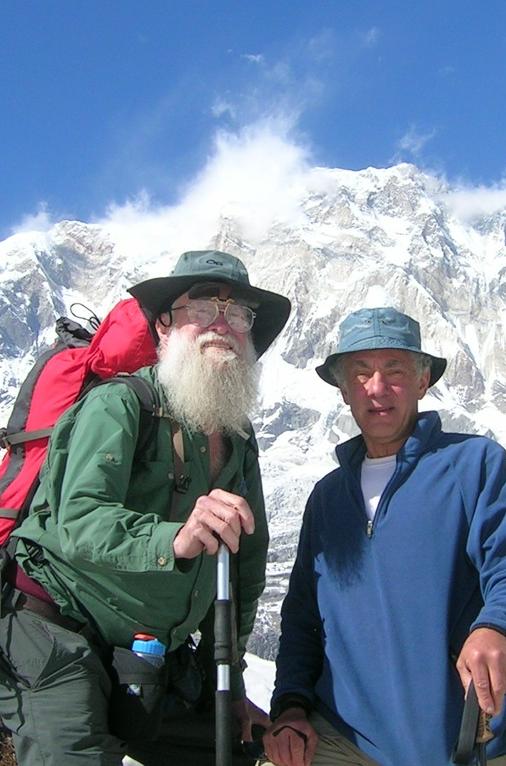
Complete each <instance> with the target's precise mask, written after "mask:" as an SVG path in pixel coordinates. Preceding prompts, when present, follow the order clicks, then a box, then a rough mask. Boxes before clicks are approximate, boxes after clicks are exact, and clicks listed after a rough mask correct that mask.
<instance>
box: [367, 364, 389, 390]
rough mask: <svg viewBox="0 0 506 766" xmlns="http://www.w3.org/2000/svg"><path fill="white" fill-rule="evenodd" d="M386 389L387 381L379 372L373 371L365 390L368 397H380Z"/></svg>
mask: <svg viewBox="0 0 506 766" xmlns="http://www.w3.org/2000/svg"><path fill="white" fill-rule="evenodd" d="M387 387H388V381H387V379H386V377H385V375H383V374H382V373H381V372H380V370H375V371H374V372H373V374H372V375H371V376H370V378H369V379H368V381H367V384H366V390H367V394H368V396H382V395H383V394H384V393H385V392H386V390H387Z"/></svg>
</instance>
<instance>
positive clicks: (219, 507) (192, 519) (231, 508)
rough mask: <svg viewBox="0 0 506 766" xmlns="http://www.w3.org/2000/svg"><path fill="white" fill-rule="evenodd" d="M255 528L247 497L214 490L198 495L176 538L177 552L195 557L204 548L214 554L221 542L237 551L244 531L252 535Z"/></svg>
mask: <svg viewBox="0 0 506 766" xmlns="http://www.w3.org/2000/svg"><path fill="white" fill-rule="evenodd" d="M254 531H255V519H254V516H253V513H252V511H251V508H250V507H249V505H248V503H247V502H246V500H245V499H244V498H243V497H240V496H239V495H233V494H232V493H231V492H225V490H224V489H213V490H211V492H210V493H209V494H208V495H202V497H199V498H198V500H197V502H196V503H195V507H194V509H193V511H192V512H191V514H190V516H189V518H188V521H187V522H186V524H185V525H184V527H181V529H180V530H179V532H178V533H177V535H176V537H175V538H174V546H173V547H174V555H175V557H176V558H177V559H193V558H195V556H198V555H199V554H200V553H202V551H205V552H206V553H209V554H211V555H212V554H214V553H216V552H217V550H218V547H219V545H220V542H224V543H225V545H226V546H227V547H228V548H229V549H230V550H231V551H232V553H237V551H238V549H239V538H240V536H241V532H246V534H247V535H251V534H252V533H253V532H254Z"/></svg>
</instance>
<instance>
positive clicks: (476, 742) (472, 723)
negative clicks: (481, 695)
mask: <svg viewBox="0 0 506 766" xmlns="http://www.w3.org/2000/svg"><path fill="white" fill-rule="evenodd" d="M489 718H490V717H489V716H487V715H486V713H484V712H483V711H482V710H481V708H480V706H479V703H478V696H477V694H476V689H475V688H474V684H473V682H472V681H471V683H470V684H469V689H468V690H467V695H466V701H465V703H464V711H463V713H462V722H461V724H460V731H459V737H458V740H457V743H456V745H455V748H454V750H453V754H452V760H453V763H460V764H465V765H466V766H474V764H478V766H486V763H487V750H486V744H487V742H489V741H490V740H491V739H493V736H494V735H493V734H492V732H491V730H490V727H489V725H488V721H489Z"/></svg>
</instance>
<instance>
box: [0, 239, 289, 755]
mask: <svg viewBox="0 0 506 766" xmlns="http://www.w3.org/2000/svg"><path fill="white" fill-rule="evenodd" d="M130 292H131V293H132V295H134V297H136V298H137V300H138V301H139V303H140V304H141V306H142V307H143V309H144V311H145V313H146V315H147V316H149V318H150V320H151V323H152V327H153V329H154V330H155V329H156V332H157V335H158V337H159V341H160V342H159V363H158V364H157V365H155V366H154V367H148V368H144V369H143V370H141V371H139V373H138V376H139V377H140V378H142V379H143V380H144V381H146V382H147V384H148V385H149V386H150V387H151V388H152V389H153V390H154V391H155V392H156V395H157V398H158V399H159V402H160V411H159V413H158V414H159V415H161V417H160V418H157V419H156V426H155V427H154V428H153V429H152V431H151V432H150V438H149V442H148V443H147V444H145V445H144V444H143V447H142V451H141V452H139V451H138V443H140V437H139V434H140V431H141V430H142V429H141V412H140V410H141V405H140V401H139V397H138V395H137V393H136V392H135V391H134V390H133V389H132V388H131V387H130V386H128V385H120V384H117V383H111V384H106V385H103V386H99V387H97V388H95V389H93V390H92V391H91V392H90V393H89V394H88V395H87V396H86V397H85V398H84V399H83V400H81V401H80V402H78V403H77V404H76V405H74V407H72V408H70V409H69V410H68V411H67V412H66V413H65V414H64V416H63V417H62V418H61V419H60V421H59V423H58V425H57V427H56V429H55V432H54V433H53V435H52V439H51V446H50V449H49V452H48V459H47V461H46V465H45V468H44V470H43V473H42V477H41V485H40V488H39V490H38V492H37V494H36V496H35V498H34V500H33V503H32V507H31V509H30V514H29V516H28V518H27V519H26V520H25V521H24V522H23V524H22V525H21V526H20V527H19V529H17V530H16V536H17V537H18V538H19V541H18V545H17V549H16V566H17V569H18V574H17V575H16V578H15V582H16V589H15V590H14V593H13V596H12V598H11V599H10V602H9V604H8V605H7V609H6V610H5V611H4V614H3V616H2V619H1V620H0V649H1V653H2V660H3V663H2V666H1V669H0V680H1V681H2V685H1V687H0V715H1V716H2V719H3V720H4V722H5V723H6V725H7V726H9V728H10V729H11V730H12V731H13V740H14V744H15V747H16V753H17V757H18V763H19V764H20V766H35V764H42V763H44V764H45V765H46V766H49V765H50V766H62V764H67V763H69V764H72V766H81V765H82V766H95V765H96V766H98V765H99V764H100V765H101V766H102V765H103V764H107V765H108V766H112V765H113V764H114V766H119V764H121V762H122V758H123V756H124V755H125V753H126V752H127V751H128V752H130V753H135V754H136V756H138V754H139V752H143V753H146V752H148V751H149V748H148V749H147V750H146V747H144V746H143V745H142V743H140V742H139V741H138V740H145V739H147V738H152V739H156V738H157V737H158V736H159V734H160V733H162V734H163V733H164V732H165V734H169V735H170V737H169V739H168V740H164V751H163V754H162V756H161V759H160V761H159V762H160V763H166V762H170V763H171V766H178V764H186V763H198V764H199V766H204V764H207V763H209V764H211V763H214V743H213V741H212V734H213V732H212V728H209V726H208V724H209V721H210V720H211V716H210V711H209V701H210V700H212V697H213V691H212V690H213V687H214V680H213V678H214V673H213V671H214V668H213V645H214V636H213V609H212V607H213V603H214V600H215V597H216V560H215V554H216V553H217V550H218V547H219V544H220V543H221V542H223V543H225V544H226V545H227V546H228V548H229V550H230V551H231V553H232V554H235V555H234V556H233V562H232V571H233V578H232V579H233V586H234V588H235V607H236V615H235V620H234V625H235V633H236V634H237V635H236V642H237V652H236V655H237V656H236V658H235V662H234V664H233V667H232V669H231V689H232V697H233V700H234V701H233V711H234V714H235V717H236V719H237V722H238V728H239V729H240V735H241V738H242V739H243V740H248V739H250V738H251V725H252V724H253V723H260V724H264V725H265V724H266V722H267V718H266V716H265V714H264V713H263V711H261V710H259V709H258V708H256V707H255V706H254V705H253V704H252V703H251V702H250V701H249V700H248V699H247V698H246V696H245V690H244V682H243V679H242V657H243V655H244V652H245V648H246V642H247V639H248V636H249V634H250V632H251V629H252V627H253V622H254V618H255V612H256V605H257V602H258V598H259V596H260V594H261V592H262V589H263V587H264V578H265V562H266V554H267V544H268V531H267V522H266V517H265V509H264V502H263V495H262V487H261V480H260V473H259V467H258V453H257V448H256V443H255V438H254V434H253V431H252V428H251V425H250V423H249V420H248V414H249V413H251V409H252V407H253V405H254V403H255V398H256V390H257V378H258V376H257V371H256V367H255V362H256V359H257V358H258V357H259V356H260V355H261V354H262V353H263V352H264V351H265V350H266V349H267V348H268V347H269V345H270V344H271V343H272V342H273V341H274V339H275V338H276V336H277V335H278V333H279V332H280V331H281V330H282V328H283V326H284V325H285V323H286V321H287V319H288V315H289V311H290V303H289V301H288V299H286V298H285V297H283V296H281V295H278V294H277V293H273V292H270V291H267V290H262V289H260V288H257V287H253V286H251V285H250V283H249V278H248V274H247V271H246V269H245V267H244V265H243V264H242V263H241V261H240V260H239V259H237V258H234V257H233V256H231V255H229V254H227V253H221V252H218V251H198V252H189V253H184V254H183V255H182V256H181V257H180V259H179V261H178V262H177V264H176V267H175V269H174V271H173V272H172V274H171V275H170V276H169V277H162V278H157V279H150V280H147V281H145V282H142V283H140V284H138V285H136V286H135V287H133V288H132V289H131V290H130ZM197 631H198V632H199V633H200V636H201V637H200V641H199V643H198V648H197V650H196V652H194V651H192V650H191V649H189V648H188V636H189V635H190V634H195V633H197ZM139 634H141V635H143V636H147V637H148V639H149V647H150V649H151V648H152V649H153V651H157V650H158V649H160V642H161V644H163V645H164V647H165V655H163V651H164V649H163V647H162V648H161V650H160V651H161V652H162V659H161V660H160V662H161V663H162V664H161V669H159V668H155V669H154V670H153V668H154V665H152V664H150V663H147V662H145V661H144V660H138V659H137V655H135V654H134V653H133V652H132V651H129V647H131V646H132V641H133V640H134V637H137V640H136V650H138V647H139V640H141V639H139V638H138V637H139ZM142 640H144V639H142ZM143 646H144V651H147V650H146V644H145V643H144V644H143ZM163 656H164V659H165V661H164V660H163ZM111 657H112V660H111ZM111 662H112V666H113V668H114V670H112V671H111ZM132 663H133V665H132ZM139 663H140V664H139ZM199 668H200V669H201V670H203V672H202V673H201V672H199ZM148 671H149V677H148V678H147V679H146V678H144V676H142V674H143V673H146V672H148ZM111 677H112V679H113V684H111ZM114 681H116V683H114ZM200 686H202V690H201V689H200ZM160 689H161V690H162V692H163V693H162V694H158V695H157V694H156V692H157V691H158V690H160ZM167 689H168V694H167V693H166V690H167ZM151 692H153V693H154V698H156V704H154V705H153V711H152V712H151V713H147V712H146V708H147V707H149V698H150V695H151ZM140 702H141V704H139V703H140ZM160 702H163V704H164V706H165V707H164V708H163V709H164V711H165V714H166V715H165V718H166V719H167V720H168V721H169V725H168V728H166V729H164V728H163V727H162V729H160V718H161V715H160V714H159V713H160V711H161V710H162V708H161V705H160ZM128 716H131V717H130V718H129V717H128ZM139 721H140V722H141V724H142V725H141V726H139ZM170 721H172V722H174V721H176V724H175V725H174V724H173V725H172V726H171V725H170ZM201 729H202V730H203V731H204V740H205V741H204V742H200V743H199V742H198V739H199V731H200V730H201ZM127 740H128V743H127ZM132 740H136V742H134V743H133V744H132ZM153 753H156V743H155V744H154V745H153V746H152V747H151V754H150V755H148V757H149V764H154V763H156V762H158V761H156V760H155V761H154V760H153ZM234 763H237V764H239V763H241V764H242V763H247V761H244V760H242V757H241V756H240V754H236V756H235V761H234Z"/></svg>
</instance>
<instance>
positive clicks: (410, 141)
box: [397, 125, 436, 157]
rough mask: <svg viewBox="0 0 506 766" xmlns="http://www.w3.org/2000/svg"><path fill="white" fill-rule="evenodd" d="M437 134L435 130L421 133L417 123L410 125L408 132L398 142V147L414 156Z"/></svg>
mask: <svg viewBox="0 0 506 766" xmlns="http://www.w3.org/2000/svg"><path fill="white" fill-rule="evenodd" d="M435 135H436V131H435V130H431V131H429V132H428V133H421V132H420V131H419V130H418V129H417V127H416V126H415V125H410V127H409V129H408V130H407V131H406V133H405V134H404V135H403V136H402V138H400V139H399V141H398V142H397V149H398V150H400V151H401V152H408V153H409V154H411V155H412V156H413V157H417V156H418V155H419V154H420V152H421V151H422V149H423V148H424V147H425V145H426V144H427V143H428V142H429V141H431V140H432V139H433V138H434V136H435Z"/></svg>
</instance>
